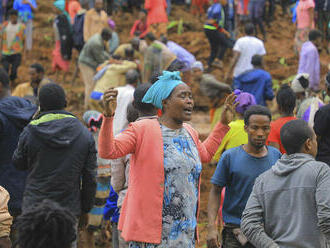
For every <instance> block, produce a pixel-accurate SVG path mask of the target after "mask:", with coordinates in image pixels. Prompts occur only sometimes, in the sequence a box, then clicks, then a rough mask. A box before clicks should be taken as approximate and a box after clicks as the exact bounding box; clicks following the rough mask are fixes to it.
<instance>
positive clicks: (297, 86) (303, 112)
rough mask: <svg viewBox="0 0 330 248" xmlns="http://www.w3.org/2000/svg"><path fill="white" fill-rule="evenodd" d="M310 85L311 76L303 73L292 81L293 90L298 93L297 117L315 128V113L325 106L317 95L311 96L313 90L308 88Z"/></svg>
mask: <svg viewBox="0 0 330 248" xmlns="http://www.w3.org/2000/svg"><path fill="white" fill-rule="evenodd" d="M309 84H310V81H309V74H306V73H301V74H298V75H297V76H296V78H295V79H294V80H293V81H292V85H291V88H292V90H293V91H294V92H295V93H296V99H297V103H296V104H297V107H296V113H297V114H296V117H297V118H299V119H303V120H305V121H306V122H308V124H309V125H310V126H311V127H313V125H314V116H315V113H316V111H317V110H318V109H319V108H320V107H322V106H323V105H324V104H323V102H322V101H321V100H320V99H319V98H318V96H317V95H316V94H313V93H312V94H309V93H311V90H312V89H309V88H308V87H309Z"/></svg>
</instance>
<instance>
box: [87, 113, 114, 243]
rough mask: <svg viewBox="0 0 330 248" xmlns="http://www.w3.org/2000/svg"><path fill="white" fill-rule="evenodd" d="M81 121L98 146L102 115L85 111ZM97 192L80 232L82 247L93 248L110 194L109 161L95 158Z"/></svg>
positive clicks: (98, 157)
mask: <svg viewBox="0 0 330 248" xmlns="http://www.w3.org/2000/svg"><path fill="white" fill-rule="evenodd" d="M83 120H84V122H85V124H86V126H87V127H88V128H89V130H90V131H91V133H92V134H93V136H94V140H95V146H96V148H97V146H98V136H99V129H100V127H101V125H102V115H101V113H100V112H97V111H93V110H90V111H87V112H85V113H84V115H83ZM97 165H98V167H97V177H96V181H97V191H96V195H95V204H94V207H93V209H92V210H91V211H90V212H89V214H88V215H89V218H88V225H87V228H86V230H83V232H82V243H83V247H86V248H94V247H95V239H94V232H95V231H97V230H100V229H101V224H102V219H103V209H104V206H105V203H106V199H107V197H108V195H109V192H110V161H109V160H106V159H102V158H100V156H99V155H98V156H97Z"/></svg>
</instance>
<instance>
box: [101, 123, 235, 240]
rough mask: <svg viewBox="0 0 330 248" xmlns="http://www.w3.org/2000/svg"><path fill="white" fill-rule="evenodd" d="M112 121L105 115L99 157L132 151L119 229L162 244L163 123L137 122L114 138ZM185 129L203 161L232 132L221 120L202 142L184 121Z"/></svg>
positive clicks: (128, 237) (129, 237)
mask: <svg viewBox="0 0 330 248" xmlns="http://www.w3.org/2000/svg"><path fill="white" fill-rule="evenodd" d="M112 123H113V118H105V117H104V118H103V123H102V127H101V130H100V134H99V147H98V149H99V155H100V157H101V158H104V159H116V158H119V157H123V156H125V155H126V154H132V156H131V161H130V171H129V174H130V176H129V182H128V185H129V187H128V190H127V195H126V197H125V199H124V203H123V206H122V210H121V214H120V219H119V225H118V228H119V230H122V237H123V238H124V239H125V240H126V241H137V242H146V243H154V244H159V243H160V242H161V236H162V210H163V194H164V148H163V138H162V133H161V128H160V124H159V122H158V120H157V119H144V120H140V121H136V122H134V123H131V124H130V125H129V127H128V128H127V129H126V130H125V131H123V132H122V133H120V134H119V135H118V136H116V138H114V136H113V130H112V129H113V127H112V125H113V124H112ZM184 128H186V130H187V131H188V132H189V134H190V135H191V137H192V138H193V140H194V142H195V144H196V146H197V149H198V151H199V156H200V159H201V161H202V162H203V163H206V162H209V161H210V160H211V158H212V156H213V154H214V153H215V152H216V150H217V148H218V147H219V145H220V143H221V140H222V139H223V137H224V136H225V135H226V133H227V132H228V131H229V127H228V126H224V125H222V124H221V123H219V124H218V125H217V126H216V127H215V128H214V130H213V131H212V133H211V134H210V135H209V137H208V138H207V139H206V140H205V141H204V142H203V143H202V142H201V141H200V140H199V138H198V133H197V131H196V130H194V129H193V128H192V127H191V126H190V125H188V124H184ZM198 202H200V201H198ZM197 212H198V211H197ZM197 217H198V213H197ZM197 239H198V235H197Z"/></svg>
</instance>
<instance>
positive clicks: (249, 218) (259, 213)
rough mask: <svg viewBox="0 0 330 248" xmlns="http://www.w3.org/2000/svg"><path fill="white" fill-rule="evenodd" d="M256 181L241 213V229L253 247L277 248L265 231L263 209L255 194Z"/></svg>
mask: <svg viewBox="0 0 330 248" xmlns="http://www.w3.org/2000/svg"><path fill="white" fill-rule="evenodd" d="M256 187H258V184H257V183H256V184H255V186H254V187H253V190H252V193H251V195H250V198H249V200H248V202H247V204H246V207H245V210H244V212H243V215H242V221H241V229H242V231H243V233H244V235H245V236H246V237H247V239H248V240H249V241H250V242H251V243H252V244H253V245H254V246H255V247H268V248H279V246H278V245H277V244H276V243H275V241H274V240H272V239H271V238H270V237H269V236H268V235H267V233H266V231H265V228H264V219H263V215H264V213H263V209H262V206H261V204H260V202H259V199H258V196H257V194H256V192H255V191H256Z"/></svg>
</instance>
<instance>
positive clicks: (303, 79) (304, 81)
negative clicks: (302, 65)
mask: <svg viewBox="0 0 330 248" xmlns="http://www.w3.org/2000/svg"><path fill="white" fill-rule="evenodd" d="M308 85H309V74H307V73H299V74H297V76H296V77H295V78H294V79H293V81H292V83H291V88H292V90H293V92H294V93H295V94H296V99H297V108H298V107H299V105H300V103H301V102H302V101H303V100H304V99H305V98H306V92H307V89H308Z"/></svg>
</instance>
